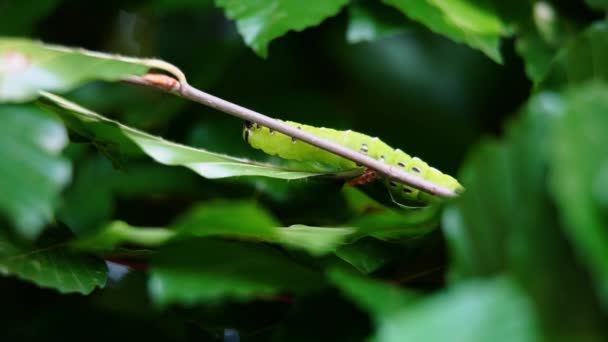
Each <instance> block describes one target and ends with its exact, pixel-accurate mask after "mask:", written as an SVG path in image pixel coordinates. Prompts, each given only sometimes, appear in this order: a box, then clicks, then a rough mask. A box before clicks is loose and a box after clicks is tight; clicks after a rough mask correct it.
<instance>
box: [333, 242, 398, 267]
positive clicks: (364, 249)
mask: <svg viewBox="0 0 608 342" xmlns="http://www.w3.org/2000/svg"><path fill="white" fill-rule="evenodd" d="M335 254H336V256H337V257H339V258H340V259H342V260H344V261H346V262H347V263H349V264H351V265H352V266H353V267H355V268H356V269H357V270H358V271H359V272H361V273H365V274H367V273H371V272H374V271H377V270H378V269H380V268H381V267H383V266H385V265H386V264H388V263H389V262H390V261H392V260H394V259H396V258H397V257H399V256H403V247H402V246H399V245H396V244H391V243H388V242H384V241H380V240H377V239H374V238H371V237H368V238H362V239H359V240H357V241H356V242H354V243H351V244H347V245H344V246H340V248H338V249H337V250H336V251H335Z"/></svg>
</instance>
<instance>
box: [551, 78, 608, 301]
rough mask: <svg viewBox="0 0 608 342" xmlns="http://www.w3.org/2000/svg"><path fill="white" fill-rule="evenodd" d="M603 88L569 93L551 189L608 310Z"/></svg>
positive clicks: (554, 147) (607, 139)
mask: <svg viewBox="0 0 608 342" xmlns="http://www.w3.org/2000/svg"><path fill="white" fill-rule="evenodd" d="M607 93H608V87H607V86H606V85H605V84H590V85H587V86H584V87H580V88H577V89H575V90H574V91H572V92H570V93H568V97H567V104H568V107H567V109H566V113H565V115H564V117H563V119H562V120H560V122H559V124H558V126H557V129H556V132H555V136H554V139H553V144H551V160H550V161H551V169H552V172H551V179H550V180H551V189H552V191H553V193H554V194H555V198H556V202H557V205H558V206H559V209H560V211H559V212H560V214H561V217H562V219H563V221H564V226H565V229H566V233H567V234H568V235H569V236H570V238H571V241H572V243H573V244H574V245H575V249H576V252H577V253H578V254H579V255H580V257H581V258H582V259H583V260H584V261H585V262H586V263H587V264H588V265H589V267H590V268H591V270H592V275H593V277H594V278H595V281H596V282H597V286H598V288H599V291H600V295H601V296H602V299H603V302H604V307H608V268H607V267H606V265H608V231H607V230H606V227H607V226H608V215H606V213H608V207H607V206H606V203H608V202H607V200H606V199H608V188H607V187H606V184H607V183H606V180H608V154H606V146H608V116H606V113H608V99H607V98H606V94H607Z"/></svg>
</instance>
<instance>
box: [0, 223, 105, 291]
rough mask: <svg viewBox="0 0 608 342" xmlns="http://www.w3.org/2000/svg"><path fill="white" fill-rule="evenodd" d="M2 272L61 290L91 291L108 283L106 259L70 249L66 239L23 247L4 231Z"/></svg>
mask: <svg viewBox="0 0 608 342" xmlns="http://www.w3.org/2000/svg"><path fill="white" fill-rule="evenodd" d="M0 273H2V274H6V275H15V276H17V277H19V278H21V279H24V280H29V281H31V282H33V283H35V284H37V285H38V286H42V287H49V288H54V289H56V290H57V291H59V292H61V293H72V292H77V293H82V294H89V293H91V292H92V291H93V290H94V289H95V288H96V287H103V286H104V285H105V283H106V277H107V268H106V265H105V263H104V262H103V261H101V260H99V259H97V258H94V257H92V256H88V255H84V254H78V253H75V252H72V251H70V249H69V248H68V246H67V244H66V243H62V242H59V243H48V244H43V245H39V246H29V247H22V246H19V245H17V244H16V243H14V242H12V241H11V240H9V239H8V237H7V235H5V234H0Z"/></svg>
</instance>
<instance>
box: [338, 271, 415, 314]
mask: <svg viewBox="0 0 608 342" xmlns="http://www.w3.org/2000/svg"><path fill="white" fill-rule="evenodd" d="M328 276H329V279H330V281H331V282H332V283H333V284H334V285H335V286H336V287H338V288H339V289H340V290H341V291H342V292H343V293H344V294H345V295H346V296H347V297H349V298H350V299H352V300H353V301H354V302H356V303H357V304H358V305H359V306H360V307H361V308H362V309H364V310H365V311H367V312H369V313H370V315H371V316H372V317H373V318H374V320H375V321H377V322H380V321H381V320H382V319H383V318H386V317H387V316H391V315H393V314H395V313H396V312H399V311H400V310H403V309H404V308H406V307H408V306H409V305H412V304H414V303H415V302H416V301H417V300H418V299H419V298H420V296H419V295H418V294H416V293H413V292H411V291H407V290H404V289H401V288H399V287H397V286H395V285H391V284H386V283H383V282H381V281H379V280H373V279H371V278H365V277H362V276H359V275H355V274H352V273H350V272H347V271H343V270H340V269H332V270H330V271H329V273H328Z"/></svg>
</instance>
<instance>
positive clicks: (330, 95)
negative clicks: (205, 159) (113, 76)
mask: <svg viewBox="0 0 608 342" xmlns="http://www.w3.org/2000/svg"><path fill="white" fill-rule="evenodd" d="M244 4H245V5H244ZM273 6H274V7H273ZM442 6H444V7H442ZM445 6H448V7H447V10H446V8H445ZM450 6H453V7H450ZM471 8H477V9H482V10H481V12H476V11H471V10H470V9H471ZM438 9H439V10H438ZM606 9H608V3H607V2H606V1H602V0H593V1H591V0H589V1H582V0H580V1H579V0H577V1H571V0H554V1H523V0H522V1H510V2H506V1H499V0H496V1H490V0H488V1H481V0H460V1H454V2H446V1H436V0H418V1H399V0H390V1H389V0H386V1H373V0H353V1H339V0H332V1H329V0H328V1H311V2H310V3H306V4H305V3H304V2H298V1H287V0H274V1H271V0H247V1H234V0H233V1H227V0H226V1H225V0H217V1H215V2H213V1H210V0H209V1H205V0H179V1H177V0H155V1H154V0H152V1H143V0H140V1H134V0H133V1H114V0H111V1H104V2H99V1H96V2H85V1H76V0H63V1H62V0H39V1H36V2H33V1H17V0H0V18H1V20H0V35H1V36H9V37H24V38H31V39H36V40H38V39H39V40H42V41H44V42H47V43H53V44H60V45H65V46H70V47H83V48H86V49H90V50H96V51H108V52H112V53H117V54H121V55H126V56H133V57H158V58H160V59H163V60H166V61H169V62H171V63H172V64H174V65H176V66H178V67H179V68H181V69H182V70H183V71H184V73H185V74H186V75H187V76H188V80H189V82H190V84H192V85H193V86H195V87H198V88H200V89H203V90H204V91H207V92H209V93H211V94H214V95H216V96H219V97H221V98H224V99H227V100H229V101H232V102H235V103H238V104H240V105H242V106H245V107H247V108H251V109H254V110H256V111H259V112H261V113H265V114H267V115H270V116H272V117H276V118H280V119H288V120H294V121H299V122H303V123H307V124H311V125H315V126H326V127H332V128H336V129H353V130H356V131H361V132H364V133H366V134H369V135H372V136H378V137H381V138H382V139H383V140H384V141H385V142H387V143H389V144H390V145H392V146H398V147H400V148H401V149H403V150H405V151H407V152H408V153H410V154H413V155H416V156H419V157H421V158H423V159H424V160H425V161H427V162H428V163H429V164H431V165H433V166H435V167H437V168H439V169H441V170H442V171H445V172H447V173H450V174H454V175H459V178H460V179H461V181H462V182H463V184H464V185H465V186H466V188H467V192H466V193H465V195H464V196H461V198H459V199H457V200H455V201H454V202H453V203H450V204H449V205H448V206H447V208H445V209H444V208H431V209H429V210H415V211H408V210H405V211H404V210H396V209H395V208H392V207H387V206H386V205H385V203H384V202H382V201H380V202H381V203H379V202H377V201H376V200H374V199H371V198H369V197H368V196H367V195H366V194H364V193H363V192H360V191H358V190H357V189H352V188H344V187H343V184H342V183H343V182H342V181H339V180H327V179H317V178H306V179H303V180H290V181H286V180H282V179H272V178H265V177H235V178H225V179H205V178H203V177H200V176H199V175H197V174H196V173H194V172H192V171H191V170H188V169H186V168H183V167H174V166H167V165H162V164H160V163H157V162H155V161H153V160H152V159H151V158H149V157H147V156H145V155H143V154H141V153H140V154H137V153H134V154H129V153H125V151H124V146H122V145H120V143H117V145H113V144H105V143H99V142H96V141H94V140H93V141H91V140H88V139H87V138H86V137H82V136H80V135H79V134H77V132H76V131H75V130H74V129H72V128H73V127H72V126H71V124H70V123H69V122H67V121H66V123H65V125H64V124H63V121H62V120H64V121H65V118H64V117H63V116H62V120H58V119H57V117H56V116H54V115H53V114H51V113H50V112H49V111H46V110H44V109H43V108H44V107H39V106H35V105H31V104H30V103H26V104H0V136H1V137H0V149H1V150H2V151H3V153H4V154H5V155H6V156H7V157H6V158H3V161H1V162H0V165H1V166H0V172H1V173H2V174H3V175H4V176H5V177H3V178H4V181H0V190H2V192H3V196H2V197H4V199H0V208H1V209H2V216H0V222H2V223H3V227H4V229H2V231H0V272H1V273H5V274H7V275H9V276H7V277H2V278H0V289H1V291H0V296H1V297H0V298H1V300H2V303H3V310H2V314H3V315H5V317H4V319H3V320H2V324H1V325H0V327H1V329H0V330H1V332H0V336H2V337H3V338H4V339H6V340H7V341H12V340H15V341H20V340H41V339H47V340H62V341H65V340H82V339H87V340H91V341H96V340H99V341H102V340H107V339H110V338H121V339H123V338H124V339H127V338H133V339H134V338H141V339H145V340H179V341H181V340H183V341H192V340H205V341H206V340H209V341H239V340H243V341H268V340H277V341H311V340H314V341H322V340H327V341H361V340H369V339H370V338H371V339H372V340H375V341H490V340H492V341H494V340H496V341H500V340H508V341H536V340H547V341H559V340H564V341H601V340H604V339H605V338H606V336H608V335H607V332H606V331H605V330H606V324H605V323H606V313H607V312H608V311H607V308H608V302H607V298H608V297H607V296H608V286H607V284H608V271H607V270H608V234H607V233H606V219H607V218H608V216H607V208H608V205H607V203H608V200H606V199H607V198H608V197H607V190H606V189H607V185H608V177H607V172H608V166H607V165H608V164H607V161H608V159H606V155H607V154H606V152H605V151H606V149H605V148H606V146H607V145H606V144H605V142H608V141H606V139H607V138H606V137H608V104H607V103H608V102H607V101H608V86H607V85H606V84H605V81H606V79H607V77H608V43H607V42H608V29H607V28H606V23H605V10H606ZM410 10H411V11H410ZM273 11H275V12H273ZM434 11H439V12H437V13H440V14H441V15H435V14H434V13H436V12H434ZM442 11H443V12H442ZM321 12H322V13H325V14H319V13H321ZM277 13H278V14H277ZM420 13H422V14H420ZM446 13H449V14H446ZM479 13H481V14H484V13H485V14H484V15H481V14H479ZM273 14H274V16H273ZM473 14H476V15H477V14H479V16H473ZM486 14H487V16H485V15H486ZM290 15H291V16H290ZM421 18H422V20H421ZM446 18H448V19H446ZM460 19H462V20H460ZM450 20H452V21H450ZM454 23H456V24H454ZM256 25H257V26H256ZM290 29H295V31H293V30H290ZM288 31H289V32H288ZM296 31H297V32H296ZM0 61H2V63H4V62H5V61H6V60H4V61H3V60H2V59H0ZM2 70H3V69H2V64H0V85H1V86H4V87H6V86H7V85H3V84H2V77H3V76H2ZM65 72H66V73H69V72H70V71H69V70H68V71H65ZM589 80H593V81H594V82H593V83H588V82H587V81H589ZM1 86H0V95H1V91H2V90H3V88H2V87H1ZM8 86H10V84H9V85H8ZM63 96H65V97H66V98H67V99H69V100H71V101H74V102H75V103H78V104H80V105H82V106H83V107H86V108H89V109H91V110H94V111H96V112H98V113H102V114H103V115H105V116H107V117H109V118H111V119H114V120H117V121H119V122H121V123H123V124H125V125H128V126H131V127H134V128H138V129H141V130H143V131H146V132H148V133H151V134H154V135H157V136H162V137H163V138H166V139H168V140H171V141H176V142H180V143H183V144H186V145H189V146H193V147H200V148H204V149H206V150H208V151H213V152H219V153H224V154H228V155H231V156H237V157H245V158H249V159H253V160H258V161H267V162H273V163H282V161H279V160H277V158H275V157H269V156H267V155H264V154H263V153H261V152H259V151H258V150H254V149H252V148H250V147H249V146H248V145H247V144H245V143H244V142H243V140H242V136H241V129H242V124H243V123H242V122H240V121H239V120H237V119H235V118H233V117H230V116H228V115H224V114H222V113H219V112H217V111H214V110H211V109H208V108H206V107H203V106H201V105H198V104H194V103H189V102H187V101H184V100H182V99H180V98H177V97H174V96H171V95H167V94H163V93H161V92H158V91H155V90H151V89H144V88H139V87H135V86H133V85H128V84H123V83H118V82H116V83H111V82H100V81H94V82H87V83H86V84H84V85H82V86H80V87H74V88H73V89H70V91H68V92H65V93H63ZM0 99H2V97H1V96H0ZM41 108H42V109H41ZM66 126H67V128H66ZM47 135H48V136H47ZM45 137H47V138H48V139H47V140H44V139H45ZM41 139H42V140H44V141H47V142H48V141H53V144H51V145H49V144H46V145H45V144H42V145H40V141H41ZM49 139H50V140H49ZM2 146H4V147H2ZM41 146H42V147H41ZM60 152H61V153H60ZM287 165H288V164H287ZM40 174H45V175H46V176H45V177H46V178H45V177H40V176H39V175H40ZM43 178H44V179H43ZM47 178H48V179H47ZM385 195H386V194H385ZM376 199H377V198H376ZM292 225H305V226H294V227H291V228H286V229H285V228H280V229H279V228H278V227H287V226H292ZM307 226H311V227H307ZM315 227H328V228H327V229H323V230H321V229H317V230H315V229H316V228H315ZM331 227H334V229H332V228H331ZM344 227H348V229H354V230H353V231H351V230H345V229H346V228H344ZM290 229H291V230H290ZM142 232H144V233H142ZM74 241H76V242H75V243H74ZM10 275H14V276H17V277H18V278H21V280H17V278H15V277H12V276H10ZM23 280H25V281H23ZM28 281H29V282H28ZM32 282H33V283H34V284H36V285H34V284H32ZM48 288H52V289H48ZM57 290H58V291H57ZM74 292H75V293H81V294H87V296H82V295H81V294H74ZM60 293H61V294H60Z"/></svg>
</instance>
